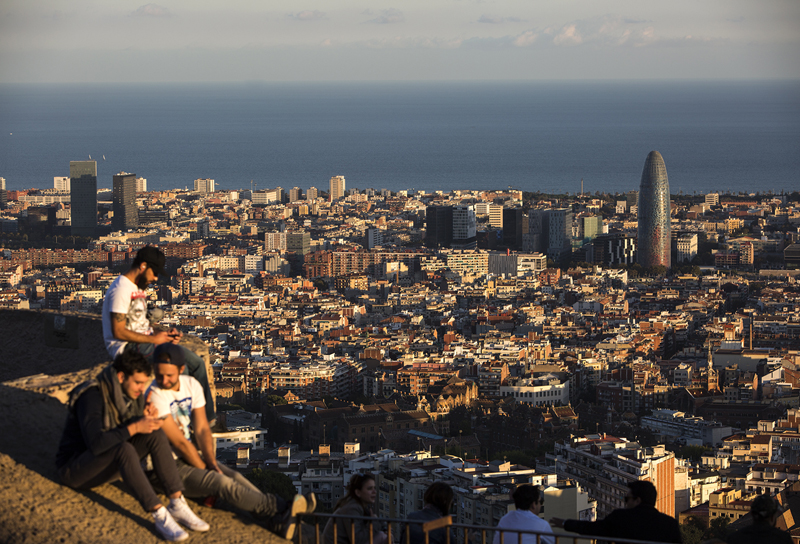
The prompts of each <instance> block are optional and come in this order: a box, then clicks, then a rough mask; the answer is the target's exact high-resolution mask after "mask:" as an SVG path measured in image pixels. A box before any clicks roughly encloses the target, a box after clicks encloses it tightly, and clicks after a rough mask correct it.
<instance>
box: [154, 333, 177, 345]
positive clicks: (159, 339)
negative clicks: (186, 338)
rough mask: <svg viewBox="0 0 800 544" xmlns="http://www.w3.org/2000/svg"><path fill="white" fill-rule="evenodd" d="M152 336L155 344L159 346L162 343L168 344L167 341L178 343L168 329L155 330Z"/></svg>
mask: <svg viewBox="0 0 800 544" xmlns="http://www.w3.org/2000/svg"><path fill="white" fill-rule="evenodd" d="M150 338H152V339H153V344H155V345H157V346H158V345H161V344H166V343H167V342H173V343H177V342H174V337H173V336H171V335H170V334H169V333H168V332H167V331H158V332H154V333H153V334H152V335H150ZM179 340H180V338H179Z"/></svg>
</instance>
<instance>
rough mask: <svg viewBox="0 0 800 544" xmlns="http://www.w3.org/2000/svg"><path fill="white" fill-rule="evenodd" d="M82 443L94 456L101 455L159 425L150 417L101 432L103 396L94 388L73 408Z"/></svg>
mask: <svg viewBox="0 0 800 544" xmlns="http://www.w3.org/2000/svg"><path fill="white" fill-rule="evenodd" d="M75 410H76V415H77V418H78V423H79V425H80V429H81V434H82V435H83V441H84V442H85V443H86V446H87V447H88V448H89V450H90V451H91V452H92V453H93V454H94V455H102V454H103V453H105V452H107V451H108V450H110V449H111V448H113V447H115V446H117V445H118V444H120V443H122V442H125V441H126V440H128V439H129V438H130V437H132V436H133V435H135V434H147V433H151V432H153V431H154V430H156V429H158V428H159V427H160V426H161V424H160V423H159V422H157V420H156V419H155V418H152V417H147V416H145V417H142V418H140V419H137V420H136V421H133V422H131V423H128V424H127V425H120V426H119V427H115V428H113V429H109V430H107V431H104V430H103V410H104V406H103V394H102V393H101V392H100V390H99V389H97V388H96V387H92V388H90V389H89V390H87V391H86V392H85V393H84V394H83V395H81V398H80V399H79V400H78V403H77V405H76V407H75Z"/></svg>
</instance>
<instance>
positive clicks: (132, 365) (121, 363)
mask: <svg viewBox="0 0 800 544" xmlns="http://www.w3.org/2000/svg"><path fill="white" fill-rule="evenodd" d="M112 366H113V367H114V370H116V371H117V372H122V373H123V374H125V377H126V378H127V377H129V376H133V374H134V373H135V372H142V373H143V374H145V375H147V376H151V375H152V373H153V367H151V366H150V363H149V362H148V361H147V358H146V357H145V356H144V355H142V354H141V353H137V352H135V351H123V352H122V353H120V354H119V355H117V357H116V359H114V363H113V364H112Z"/></svg>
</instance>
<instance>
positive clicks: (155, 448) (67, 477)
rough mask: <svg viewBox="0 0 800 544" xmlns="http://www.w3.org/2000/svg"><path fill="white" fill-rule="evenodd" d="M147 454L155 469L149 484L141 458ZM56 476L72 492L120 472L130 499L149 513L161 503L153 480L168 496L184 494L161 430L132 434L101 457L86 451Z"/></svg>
mask: <svg viewBox="0 0 800 544" xmlns="http://www.w3.org/2000/svg"><path fill="white" fill-rule="evenodd" d="M147 454H150V457H151V459H152V460H153V467H154V469H155V470H154V471H153V472H152V473H151V481H148V478H147V476H145V473H144V470H143V469H142V465H141V459H143V458H144V457H145V456H146V455H147ZM58 473H59V476H60V478H61V482H62V483H63V484H64V485H66V486H69V487H71V488H73V489H91V488H93V487H97V486H99V485H102V484H104V483H106V482H108V481H110V480H112V479H113V478H115V477H116V475H117V473H119V475H121V476H122V481H123V482H125V483H126V484H128V487H130V488H131V492H132V493H133V496H134V497H135V498H136V500H138V501H139V504H141V505H142V508H144V509H145V510H147V511H148V512H151V511H153V510H155V507H156V506H158V505H159V504H161V503H162V501H161V499H159V498H158V495H156V494H155V491H154V490H153V486H152V485H151V482H152V481H153V480H155V481H156V482H158V483H159V488H160V489H162V490H163V491H165V492H166V494H167V495H172V494H173V493H176V492H178V491H183V484H182V483H181V479H180V477H179V475H178V471H177V470H176V469H175V461H174V460H173V459H172V448H171V447H170V445H169V440H167V435H165V434H164V431H162V430H161V429H159V430H157V431H153V432H152V433H149V434H137V435H134V436H132V437H131V438H130V439H129V440H127V441H125V442H121V443H120V444H117V445H116V446H115V447H113V448H111V449H110V450H108V451H107V452H105V453H102V454H100V455H94V454H93V453H92V452H91V450H86V451H85V452H83V453H82V454H80V455H78V456H77V457H75V458H73V459H71V460H70V461H69V463H67V464H66V465H64V466H63V467H61V468H60V469H59V471H58Z"/></svg>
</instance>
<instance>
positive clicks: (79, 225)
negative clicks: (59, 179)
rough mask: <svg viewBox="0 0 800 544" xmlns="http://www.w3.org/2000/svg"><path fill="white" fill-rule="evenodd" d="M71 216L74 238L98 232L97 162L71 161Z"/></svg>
mask: <svg viewBox="0 0 800 544" xmlns="http://www.w3.org/2000/svg"><path fill="white" fill-rule="evenodd" d="M69 177H70V208H71V211H70V216H71V222H72V235H73V236H92V237H94V236H95V235H96V231H97V162H96V161H70V163H69Z"/></svg>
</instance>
